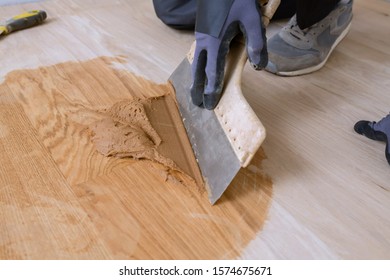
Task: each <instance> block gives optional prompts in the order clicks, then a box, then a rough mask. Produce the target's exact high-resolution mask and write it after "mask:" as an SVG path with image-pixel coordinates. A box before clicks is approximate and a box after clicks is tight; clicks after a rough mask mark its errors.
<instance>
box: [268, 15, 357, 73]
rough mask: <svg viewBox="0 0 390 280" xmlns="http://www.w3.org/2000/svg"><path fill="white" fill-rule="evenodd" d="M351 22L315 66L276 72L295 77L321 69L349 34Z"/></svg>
mask: <svg viewBox="0 0 390 280" xmlns="http://www.w3.org/2000/svg"><path fill="white" fill-rule="evenodd" d="M351 24H352V22H350V23H349V24H348V26H347V28H345V29H344V31H343V32H342V33H341V34H340V36H339V37H338V38H337V39H336V41H334V43H333V45H332V47H331V49H330V51H329V52H328V55H327V56H326V57H325V59H324V60H323V61H322V62H321V63H320V64H317V65H314V66H311V67H308V68H305V69H300V70H296V71H289V72H276V73H275V74H276V75H279V76H288V77H293V76H300V75H305V74H309V73H312V72H315V71H317V70H319V69H321V68H322V67H323V66H324V65H325V63H326V62H327V61H328V58H329V56H330V55H331V53H332V52H333V50H334V48H336V46H337V45H338V44H339V43H340V42H341V40H343V39H344V37H345V36H347V34H348V32H349V29H350V28H351Z"/></svg>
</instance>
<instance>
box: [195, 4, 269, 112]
mask: <svg viewBox="0 0 390 280" xmlns="http://www.w3.org/2000/svg"><path fill="white" fill-rule="evenodd" d="M240 31H241V32H242V33H243V34H244V37H245V43H246V49H247V53H248V58H249V61H250V63H251V65H252V66H253V67H254V68H255V69H256V70H260V69H262V68H264V67H265V66H266V65H267V61H268V56H267V48H266V38H265V29H264V26H263V23H262V19H261V11H260V7H259V5H258V3H257V0H198V6H197V17H196V28H195V38H196V48H195V54H194V62H193V64H192V74H193V84H192V87H191V97H192V101H193V103H194V104H195V105H198V106H201V105H202V104H203V106H204V107H205V108H207V109H214V108H215V107H216V105H217V104H218V102H219V100H220V98H221V93H222V88H223V78H224V67H225V59H226V55H227V53H228V50H229V44H230V42H231V40H232V39H233V38H234V37H235V36H236V35H237V34H238V33H240Z"/></svg>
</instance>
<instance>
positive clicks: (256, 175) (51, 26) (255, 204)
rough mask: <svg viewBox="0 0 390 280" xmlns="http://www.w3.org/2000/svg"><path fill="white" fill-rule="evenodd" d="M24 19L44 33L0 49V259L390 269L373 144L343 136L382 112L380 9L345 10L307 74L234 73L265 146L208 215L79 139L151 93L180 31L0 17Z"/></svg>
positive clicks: (389, 42) (121, 19)
mask: <svg viewBox="0 0 390 280" xmlns="http://www.w3.org/2000/svg"><path fill="white" fill-rule="evenodd" d="M5 2H7V1H5ZM8 2H12V1H8ZM18 2H23V1H18ZM27 2H29V1H27ZM31 9H44V10H46V11H47V13H48V19H47V21H46V23H45V24H43V25H41V26H39V27H35V28H32V29H29V30H25V31H21V32H16V33H14V34H10V35H8V36H3V37H1V38H0V54H1V58H0V62H1V63H0V65H1V67H0V159H1V164H0V258H1V259H389V258H390V172H389V171H390V167H389V165H388V164H387V161H386V159H385V156H384V150H385V145H384V144H383V143H379V142H373V141H370V140H368V139H366V138H364V137H362V136H360V135H358V134H356V133H355V132H354V131H353V125H354V124H355V122H356V121H358V120H361V119H368V120H378V119H380V118H381V117H383V116H384V115H386V114H387V113H388V112H389V110H390V107H389V104H390V102H389V97H388V94H389V88H390V79H389V77H390V36H389V23H390V17H389V15H390V3H389V2H388V1H385V0H371V1H365V0H355V4H354V19H353V24H352V29H351V31H350V33H349V34H348V36H347V37H346V39H345V40H343V41H342V42H341V44H340V45H339V46H338V47H337V49H336V50H335V51H334V53H333V54H332V56H331V57H330V59H329V61H328V63H327V64H326V66H325V67H324V68H323V69H321V70H320V71H318V72H316V73H313V74H310V75H306V76H302V77H292V78H283V77H277V76H274V75H272V74H269V73H267V72H265V71H262V72H256V71H253V70H252V69H251V68H250V67H249V66H247V67H246V68H245V70H244V75H243V85H242V88H243V93H244V95H245V96H246V98H247V100H248V102H249V103H250V104H251V106H252V108H253V109H254V111H255V112H256V114H257V115H258V117H259V118H260V120H261V121H262V123H263V124H264V126H265V128H266V130H267V137H266V140H265V142H264V144H263V145H262V147H261V149H260V150H259V152H258V153H257V155H256V156H255V158H254V160H253V162H252V163H251V164H250V166H249V167H248V168H247V169H243V170H241V171H240V173H239V174H238V175H237V177H236V178H235V180H234V181H233V183H232V184H231V186H229V188H228V190H227V192H226V193H225V195H224V196H223V198H222V199H221V201H220V202H219V203H218V204H217V205H215V206H210V205H209V203H208V200H207V195H206V194H205V193H204V192H202V191H201V190H198V189H197V188H195V187H193V186H183V185H182V184H179V183H177V182H174V181H172V180H169V179H168V178H167V177H166V176H165V175H166V174H165V173H164V170H161V167H160V166H158V165H157V164H152V163H150V162H148V161H136V160H132V159H115V158H105V157H104V156H102V155H100V154H99V153H98V152H97V151H96V150H95V148H94V146H93V144H92V142H91V135H90V133H89V131H88V125H89V124H91V123H92V122H93V121H94V120H95V115H96V114H95V112H96V111H97V110H99V109H101V108H103V107H105V106H110V105H112V104H114V103H115V102H116V101H118V100H121V99H125V98H133V97H134V96H137V95H140V96H141V97H142V96H143V97H148V96H153V95H154V94H156V93H157V92H159V91H160V90H161V89H162V88H164V86H166V83H167V80H168V77H169V75H170V74H171V73H172V72H173V70H174V69H175V67H176V66H177V65H178V64H179V63H180V61H181V60H182V59H183V58H184V57H185V55H186V53H187V51H188V50H189V48H190V46H191V43H192V41H193V35H192V32H185V31H175V30H172V29H170V28H168V27H166V26H164V25H163V24H162V23H161V22H160V21H159V20H158V19H157V18H156V16H155V14H154V10H153V7H152V3H151V1H137V0H130V1H125V0H118V1H105V0H80V1H72V0H68V1H60V0H48V1H38V2H36V3H26V4H18V5H12V3H11V4H9V5H5V6H3V7H1V9H0V19H1V20H5V19H6V18H8V17H11V16H13V15H16V14H18V13H20V12H21V11H24V10H31ZM280 24H281V23H280V22H279V23H278V22H274V23H272V24H271V26H270V28H269V30H268V37H269V36H270V35H271V34H273V33H274V32H276V30H277V29H278V28H279V27H280ZM145 84H148V85H152V86H153V88H154V90H155V91H153V92H144V91H143V89H144V85H145ZM164 174H165V175H164Z"/></svg>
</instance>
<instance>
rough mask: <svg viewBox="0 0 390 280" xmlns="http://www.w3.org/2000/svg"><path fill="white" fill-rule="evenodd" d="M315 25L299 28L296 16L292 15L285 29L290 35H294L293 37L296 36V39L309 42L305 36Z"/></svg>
mask: <svg viewBox="0 0 390 280" xmlns="http://www.w3.org/2000/svg"><path fill="white" fill-rule="evenodd" d="M313 27H315V25H313V26H310V27H308V28H305V29H301V28H300V27H299V26H298V23H297V20H296V17H295V16H294V17H293V18H292V19H291V21H290V22H289V24H288V25H287V27H286V28H287V29H288V31H289V32H290V34H291V35H292V36H294V37H295V38H297V39H298V40H302V41H306V42H309V41H310V40H308V38H307V34H308V33H309V32H310V30H311V29H312V28H313Z"/></svg>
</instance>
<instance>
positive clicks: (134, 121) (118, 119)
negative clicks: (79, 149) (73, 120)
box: [89, 98, 181, 171]
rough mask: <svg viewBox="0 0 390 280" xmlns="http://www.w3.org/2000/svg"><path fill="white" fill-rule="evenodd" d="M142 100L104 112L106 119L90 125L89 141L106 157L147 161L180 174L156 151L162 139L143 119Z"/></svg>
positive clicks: (127, 102) (173, 164)
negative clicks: (90, 139) (91, 134)
mask: <svg viewBox="0 0 390 280" xmlns="http://www.w3.org/2000/svg"><path fill="white" fill-rule="evenodd" d="M146 102H149V103H150V102H151V99H150V98H149V99H145V100H139V99H138V100H124V101H120V102H118V103H115V104H114V105H113V106H112V107H111V108H109V109H107V110H104V111H105V112H104V111H103V113H104V115H106V118H104V119H102V120H99V121H96V122H94V123H92V124H91V125H90V127H89V128H90V129H91V130H92V131H93V137H92V141H93V142H94V144H95V146H96V149H97V150H98V151H99V152H100V153H101V154H103V155H105V156H115V157H119V158H126V157H131V158H135V159H149V160H152V161H156V162H158V163H161V164H163V165H164V166H166V167H168V168H170V169H173V170H177V171H181V170H180V168H179V167H178V166H177V165H176V164H175V162H174V161H173V160H171V159H169V158H167V157H165V156H163V155H161V154H160V153H159V152H158V151H157V147H158V146H159V145H160V144H161V143H162V140H161V137H160V136H159V135H158V133H157V132H156V130H155V129H154V128H153V127H152V125H151V123H150V121H149V119H148V116H147V115H146V112H145V108H144V104H145V103H146Z"/></svg>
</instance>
